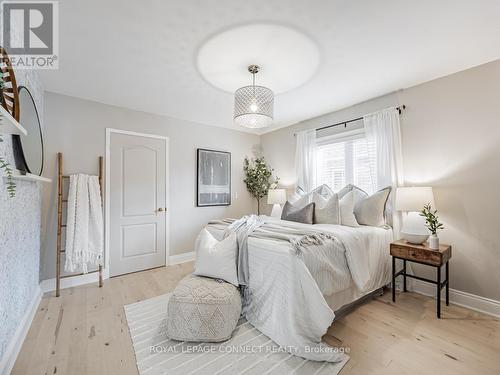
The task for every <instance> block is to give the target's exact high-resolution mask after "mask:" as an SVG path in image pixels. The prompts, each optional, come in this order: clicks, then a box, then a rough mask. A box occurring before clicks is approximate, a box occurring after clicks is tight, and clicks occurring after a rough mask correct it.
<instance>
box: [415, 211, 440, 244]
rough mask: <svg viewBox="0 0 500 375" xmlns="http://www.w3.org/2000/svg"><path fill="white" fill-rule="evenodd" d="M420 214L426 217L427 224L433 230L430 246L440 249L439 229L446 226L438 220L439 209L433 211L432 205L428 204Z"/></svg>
mask: <svg viewBox="0 0 500 375" xmlns="http://www.w3.org/2000/svg"><path fill="white" fill-rule="evenodd" d="M420 216H422V217H424V218H425V226H426V227H427V228H428V229H429V231H430V232H431V236H430V237H429V248H430V249H433V250H438V249H439V237H438V236H437V232H438V230H441V229H444V226H443V224H442V223H440V222H439V220H438V219H439V218H438V216H437V210H434V211H433V210H432V207H431V205H430V204H426V205H425V206H424V208H423V209H422V211H421V212H420Z"/></svg>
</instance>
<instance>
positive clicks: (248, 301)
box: [209, 217, 393, 361]
mask: <svg viewBox="0 0 500 375" xmlns="http://www.w3.org/2000/svg"><path fill="white" fill-rule="evenodd" d="M264 221H265V223H266V226H267V227H265V229H263V230H261V231H260V232H261V233H264V235H259V234H258V233H257V232H258V231H252V232H250V233H249V234H248V235H247V241H248V242H247V245H246V246H247V250H246V252H247V254H248V275H249V277H248V284H247V287H246V288H245V295H244V309H243V312H244V315H245V317H246V319H247V320H248V321H249V322H250V323H251V324H253V325H254V326H255V327H256V328H258V329H259V330H260V331H261V332H262V333H264V334H265V335H267V336H268V337H270V338H272V339H273V340H274V341H275V342H276V343H277V344H279V345H280V346H283V347H289V348H292V350H290V351H291V352H293V353H294V354H296V355H299V356H302V357H304V358H308V359H312V360H322V361H323V360H327V361H337V360H339V359H338V358H339V357H338V356H336V355H334V354H332V353H331V352H330V353H328V351H326V352H325V351H324V349H325V344H323V343H321V337H322V336H323V335H324V334H325V333H326V331H327V330H328V327H329V326H330V325H331V324H332V322H333V320H334V318H335V313H334V312H335V311H337V310H339V309H341V308H342V307H344V306H346V305H348V304H351V303H353V302H354V301H356V300H358V299H360V298H362V297H363V296H365V295H367V294H370V293H372V292H373V291H375V290H377V289H379V288H381V287H383V286H385V285H387V284H388V283H389V282H390V257H389V252H388V248H389V243H390V242H391V241H392V239H393V233H392V229H390V228H389V227H384V228H382V227H369V226H360V227H356V228H352V227H347V226H342V225H327V224H315V225H309V224H300V223H294V222H289V221H282V220H279V219H276V218H271V217H265V218H264ZM281 226H283V227H284V228H289V229H290V230H297V231H298V232H301V231H304V232H309V231H311V230H313V231H315V232H319V233H324V234H327V235H329V236H330V237H331V238H333V239H334V241H333V242H332V244H331V246H327V247H315V248H314V250H313V251H310V252H302V253H300V254H297V253H296V252H295V251H293V250H292V245H291V243H290V242H289V241H286V240H282V239H276V238H266V235H265V234H266V232H272V228H273V227H281ZM209 227H210V231H211V232H212V233H213V234H214V235H215V236H216V237H219V238H222V236H223V230H224V228H223V227H220V226H217V225H211V226H209ZM269 228H271V229H269Z"/></svg>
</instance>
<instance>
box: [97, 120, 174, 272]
mask: <svg viewBox="0 0 500 375" xmlns="http://www.w3.org/2000/svg"><path fill="white" fill-rule="evenodd" d="M112 134H125V135H131V136H136V137H145V138H156V139H161V140H164V141H165V168H166V171H165V207H167V211H166V212H165V249H164V250H165V266H168V258H169V255H170V199H169V198H170V190H169V188H170V186H169V176H170V168H169V153H170V147H169V146H170V138H168V137H165V136H162V135H155V134H148V133H139V132H134V131H130V130H123V129H115V128H106V156H105V158H104V166H105V167H104V170H105V177H104V197H105V198H104V207H105V208H104V278H105V279H109V265H110V264H109V258H110V255H109V252H110V251H109V250H110V249H109V211H110V199H109V198H110V197H109V193H110V189H109V188H108V187H109V186H110V185H109V184H110V177H111V171H110V167H109V164H110V161H111V135H112Z"/></svg>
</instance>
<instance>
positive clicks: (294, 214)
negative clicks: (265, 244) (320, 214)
mask: <svg viewBox="0 0 500 375" xmlns="http://www.w3.org/2000/svg"><path fill="white" fill-rule="evenodd" d="M313 216H314V203H309V204H308V205H306V206H305V207H302V208H296V207H294V206H293V205H292V204H291V203H290V202H288V201H287V202H286V203H285V206H284V207H283V212H282V213H281V220H288V221H295V222H297V223H304V224H312V223H313Z"/></svg>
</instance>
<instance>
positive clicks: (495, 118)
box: [261, 60, 500, 300]
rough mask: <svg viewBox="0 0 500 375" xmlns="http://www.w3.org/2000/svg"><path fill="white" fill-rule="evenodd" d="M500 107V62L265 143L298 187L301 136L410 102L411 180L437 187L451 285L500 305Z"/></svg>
mask: <svg viewBox="0 0 500 375" xmlns="http://www.w3.org/2000/svg"><path fill="white" fill-rule="evenodd" d="M499 103H500V60H498V61H495V62H492V63H489V64H485V65H482V66H479V67H476V68H473V69H469V70H466V71H463V72H460V73H456V74H453V75H450V76H447V77H444V78H440V79H437V80H434V81H431V82H428V83H424V84H422V85H419V86H415V87H412V88H409V89H405V90H402V91H399V92H397V93H394V94H391V95H387V96H384V97H381V98H377V99H373V100H371V101H368V102H364V103H361V104H359V105H356V106H353V107H350V108H347V109H345V110H342V111H338V112H335V113H331V114H328V115H324V116H321V117H318V118H315V119H311V120H308V121H304V122H301V123H299V124H296V125H294V126H291V127H288V128H284V129H280V130H277V131H274V132H271V133H268V134H265V135H263V136H262V137H261V143H262V146H263V149H264V155H265V157H266V159H267V160H268V161H269V162H270V164H271V165H272V166H273V167H274V168H275V170H276V174H277V175H278V176H280V177H281V178H282V182H283V184H284V185H286V186H293V184H294V183H295V173H294V152H295V140H294V137H293V133H294V132H296V131H297V130H300V129H306V128H307V129H310V128H316V127H319V126H324V125H327V124H330V123H335V122H338V121H343V120H348V119H351V118H356V117H359V116H362V115H364V114H366V113H369V112H372V111H375V110H378V109H382V108H385V107H389V106H393V105H399V104H405V105H406V106H407V110H406V111H405V112H404V114H403V115H402V116H401V121H402V123H401V132H402V138H403V139H402V142H403V157H404V169H405V176H406V182H407V185H422V186H428V185H430V186H433V187H434V194H435V201H436V206H437V208H438V209H439V213H440V217H441V219H442V221H443V222H444V224H445V227H446V229H445V230H444V231H443V232H442V233H441V234H440V237H441V241H442V242H445V243H450V244H451V245H452V246H453V257H452V260H451V262H450V265H451V266H450V267H451V281H450V286H451V288H453V289H457V290H461V291H465V292H469V293H473V294H476V295H480V296H483V297H487V298H491V299H495V300H500V271H499V269H500V104H499ZM354 126H359V125H356V124H355V125H354ZM351 128H352V127H351ZM348 129H349V128H348ZM342 130H343V127H338V128H335V131H342ZM416 271H417V272H418V273H420V274H422V275H426V276H429V277H435V275H434V272H432V273H431V274H430V273H429V270H428V269H427V268H423V267H421V266H420V267H416Z"/></svg>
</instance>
